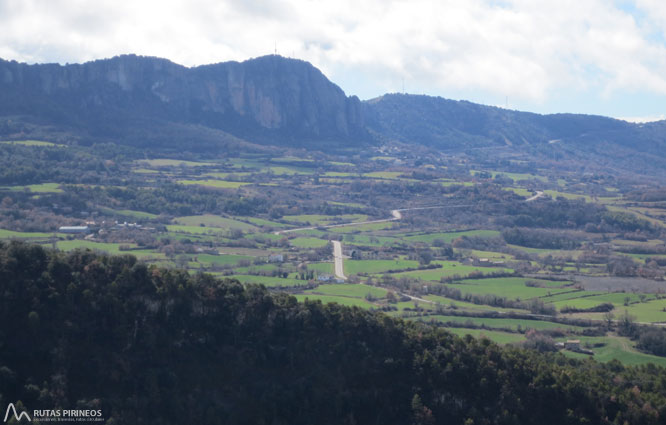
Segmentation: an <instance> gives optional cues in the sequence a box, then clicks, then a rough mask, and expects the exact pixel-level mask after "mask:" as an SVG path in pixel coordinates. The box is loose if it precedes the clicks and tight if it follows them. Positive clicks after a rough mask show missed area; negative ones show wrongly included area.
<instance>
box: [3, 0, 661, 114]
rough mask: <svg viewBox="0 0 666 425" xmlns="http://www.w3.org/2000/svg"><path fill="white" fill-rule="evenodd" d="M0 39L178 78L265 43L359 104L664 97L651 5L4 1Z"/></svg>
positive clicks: (38, 52) (27, 50) (56, 56)
mask: <svg viewBox="0 0 666 425" xmlns="http://www.w3.org/2000/svg"><path fill="white" fill-rule="evenodd" d="M0 27H2V28H3V31H2V32H1V33H0V56H2V57H4V58H8V59H16V60H22V61H28V62H45V61H46V62H52V61H57V62H61V63H63V62H78V61H85V60H92V59H97V58H102V57H109V56H113V55H117V54H122V53H130V52H132V53H138V54H145V55H152V56H161V57H166V58H168V59H171V60H173V61H175V62H178V63H182V64H185V65H189V66H191V65H198V64H205V63H212V62H219V61H226V60H243V59H246V58H249V57H255V56H260V55H264V54H269V53H272V52H273V49H274V48H275V45H276V44H277V49H278V51H279V53H281V54H283V55H285V56H296V57H299V58H302V59H305V60H309V61H311V62H312V63H313V64H314V65H315V66H318V67H320V68H321V69H322V70H323V71H324V72H325V73H326V74H327V75H328V76H329V77H331V78H332V79H333V80H334V81H337V82H339V83H340V84H341V85H343V87H345V86H347V87H351V88H352V92H353V91H358V94H360V95H361V96H362V97H369V96H371V95H379V94H381V92H386V91H396V89H397V88H398V87H399V85H400V83H399V82H400V81H401V80H403V79H404V80H405V81H406V83H407V85H408V87H416V88H419V89H423V91H428V92H430V93H449V92H456V93H464V92H466V91H467V92H483V93H490V94H493V95H496V96H497V97H501V98H503V97H504V96H505V95H507V96H510V97H511V98H512V99H522V100H525V101H527V102H532V103H535V104H540V103H541V104H542V103H545V102H548V101H549V100H550V99H552V98H553V97H556V96H558V95H561V93H563V92H567V91H576V92H578V93H589V94H590V95H591V96H597V97H600V98H604V97H605V98H609V97H612V96H613V95H614V93H617V92H624V91H629V92H650V93H653V94H654V93H658V94H661V95H666V46H665V43H664V34H666V6H664V3H663V2H662V1H661V0H636V1H635V2H629V3H627V2H625V3H623V4H619V3H614V2H608V1H607V0H586V1H584V2H581V1H577V0H576V1H574V0H558V1H554V0H548V1H547V0H506V1H493V0H466V1H462V2H461V1H457V0H413V1H398V0H390V1H385V0H366V1H362V2H359V1H357V0H338V1H335V2H331V1H322V0H269V1H258V0H226V1H219V0H161V1H157V0H145V1H136V0H115V1H111V0H95V1H89V0H3V1H2V2H0ZM353 75H356V76H357V77H356V79H357V81H356V82H355V81H354V77H353ZM338 77H339V78H340V80H339V79H338Z"/></svg>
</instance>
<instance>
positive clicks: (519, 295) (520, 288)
mask: <svg viewBox="0 0 666 425" xmlns="http://www.w3.org/2000/svg"><path fill="white" fill-rule="evenodd" d="M528 280H530V279H527V278H523V277H500V278H492V279H469V280H463V281H461V282H460V283H461V284H460V285H449V286H450V287H452V288H456V289H459V290H460V292H461V293H463V294H472V295H493V294H494V295H498V296H501V297H505V298H508V299H520V300H528V299H531V298H537V297H543V296H546V295H548V294H557V293H559V292H565V291H569V289H558V288H536V287H530V286H525V282H526V281H528Z"/></svg>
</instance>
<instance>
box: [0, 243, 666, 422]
mask: <svg viewBox="0 0 666 425" xmlns="http://www.w3.org/2000/svg"><path fill="white" fill-rule="evenodd" d="M0 346H1V347H2V350H0V403H1V404H2V405H3V406H4V405H6V404H8V403H15V404H16V405H17V406H19V410H20V408H21V407H23V406H24V407H25V408H27V409H29V411H30V412H31V413H32V412H33V411H34V410H36V409H39V410H48V409H54V408H63V409H91V410H100V411H101V415H102V416H103V417H104V419H105V421H106V423H115V424H140V423H162V424H171V423H174V424H176V423H178V424H181V423H231V424H311V423H320V424H354V423H363V424H370V423H377V424H380V423H381V424H389V425H390V424H408V423H413V424H444V423H446V424H461V425H462V424H509V423H511V424H543V425H548V424H565V423H566V424H583V423H585V424H623V423H632V424H638V423H640V424H645V425H649V424H657V423H663V418H664V415H665V414H666V384H665V383H666V371H665V370H664V369H663V368H659V367H656V366H654V365H649V366H645V367H625V366H622V365H621V364H620V363H619V362H616V361H614V362H610V363H608V364H605V365H604V364H600V363H597V362H595V361H592V360H589V361H578V360H571V359H566V358H565V357H563V356H562V355H559V354H539V353H537V352H536V351H530V350H523V349H518V348H501V347H499V346H497V345H495V344H493V343H491V342H490V341H489V340H487V339H481V340H476V339H474V338H471V337H465V338H459V337H456V336H454V335H452V334H450V333H448V332H446V331H444V330H442V329H437V328H434V327H429V326H427V325H424V324H419V323H407V322H403V321H401V320H396V319H391V318H389V317H387V316H384V315H383V314H381V313H374V312H367V311H363V310H361V309H359V308H349V307H343V306H339V305H336V304H329V305H322V304H321V303H319V302H305V303H297V302H296V299H295V298H294V297H291V296H289V295H286V294H279V295H271V294H269V293H268V292H267V290H266V289H265V288H263V287H259V286H254V285H249V286H247V287H243V286H242V285H240V284H239V283H238V282H237V281H233V280H228V279H226V280H217V279H215V278H213V277H212V276H210V275H205V274H201V273H199V274H196V275H190V274H188V273H187V272H186V271H179V270H165V269H159V268H155V267H150V268H149V267H147V266H146V265H145V264H143V263H140V262H137V261H136V259H135V258H134V257H131V256H122V257H108V256H100V255H96V254H93V253H92V252H90V251H76V252H74V253H71V254H68V255H64V254H62V253H57V252H54V251H46V250H44V249H43V248H41V247H39V246H30V245H24V244H21V243H16V242H11V243H3V242H0Z"/></svg>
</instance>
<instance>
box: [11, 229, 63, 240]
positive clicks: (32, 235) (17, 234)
mask: <svg viewBox="0 0 666 425" xmlns="http://www.w3.org/2000/svg"><path fill="white" fill-rule="evenodd" d="M52 236H53V233H41V232H15V231H13V230H5V229H0V239H23V238H26V239H28V238H50V237H52Z"/></svg>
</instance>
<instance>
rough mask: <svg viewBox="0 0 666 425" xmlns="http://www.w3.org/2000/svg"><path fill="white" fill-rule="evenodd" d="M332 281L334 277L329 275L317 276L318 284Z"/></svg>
mask: <svg viewBox="0 0 666 425" xmlns="http://www.w3.org/2000/svg"><path fill="white" fill-rule="evenodd" d="M333 279H334V277H333V275H331V274H320V275H319V276H317V280H318V281H320V282H331V281H332V280H333Z"/></svg>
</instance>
